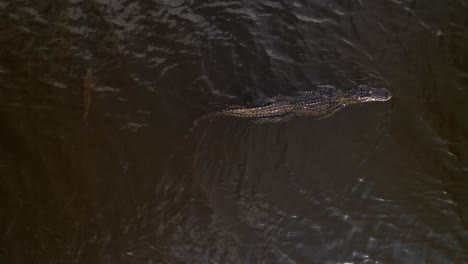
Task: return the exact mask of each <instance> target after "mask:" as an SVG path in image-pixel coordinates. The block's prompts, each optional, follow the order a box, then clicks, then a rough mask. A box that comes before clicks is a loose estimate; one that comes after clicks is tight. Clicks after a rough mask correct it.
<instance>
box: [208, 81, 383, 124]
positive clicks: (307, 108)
mask: <svg viewBox="0 0 468 264" xmlns="http://www.w3.org/2000/svg"><path fill="white" fill-rule="evenodd" d="M391 98H392V94H391V93H390V91H388V90H387V89H385V88H375V87H371V86H368V85H359V86H357V87H354V88H352V89H350V90H347V91H344V90H338V89H334V88H321V89H318V90H315V91H303V92H299V93H297V95H296V96H292V97H284V96H282V97H276V98H273V102H271V103H269V104H266V105H262V106H258V107H251V108H235V109H227V110H222V111H219V112H215V113H211V114H208V115H205V116H203V117H202V119H205V118H207V117H212V116H233V117H243V118H250V119H253V120H254V121H256V122H259V123H263V122H281V121H286V120H289V119H290V118H291V117H294V116H310V117H315V118H319V119H322V118H326V117H329V116H331V115H333V114H334V113H336V112H337V111H339V110H341V109H343V108H344V107H345V106H347V105H352V104H361V103H368V102H384V101H388V100H390V99H391Z"/></svg>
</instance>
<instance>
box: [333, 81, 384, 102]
mask: <svg viewBox="0 0 468 264" xmlns="http://www.w3.org/2000/svg"><path fill="white" fill-rule="evenodd" d="M391 98H392V94H391V93H390V91H389V90H387V89H385V88H374V87H371V86H367V85H359V86H357V87H356V88H353V89H351V90H348V91H346V92H344V93H343V94H342V98H341V100H340V101H341V102H342V103H343V104H358V103H366V102H383V101H388V100H390V99H391Z"/></svg>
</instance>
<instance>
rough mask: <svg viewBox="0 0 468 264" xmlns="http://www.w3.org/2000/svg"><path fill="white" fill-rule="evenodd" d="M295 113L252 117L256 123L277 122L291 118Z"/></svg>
mask: <svg viewBox="0 0 468 264" xmlns="http://www.w3.org/2000/svg"><path fill="white" fill-rule="evenodd" d="M294 116H295V115H294V114H293V113H288V114H284V115H279V116H271V117H258V118H255V119H253V122H254V123H256V124H265V123H279V122H286V121H288V120H290V119H291V118H293V117H294Z"/></svg>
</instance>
